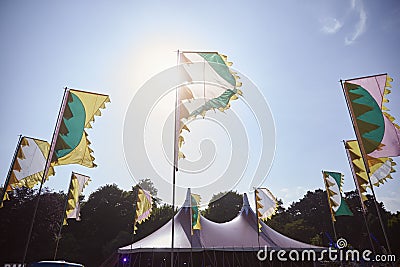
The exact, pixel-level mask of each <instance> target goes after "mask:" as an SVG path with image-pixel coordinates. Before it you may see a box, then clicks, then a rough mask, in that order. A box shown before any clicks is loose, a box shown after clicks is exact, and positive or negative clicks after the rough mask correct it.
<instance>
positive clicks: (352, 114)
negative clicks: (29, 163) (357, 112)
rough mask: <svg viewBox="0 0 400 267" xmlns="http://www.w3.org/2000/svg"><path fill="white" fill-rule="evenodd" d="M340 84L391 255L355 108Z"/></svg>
mask: <svg viewBox="0 0 400 267" xmlns="http://www.w3.org/2000/svg"><path fill="white" fill-rule="evenodd" d="M340 84H341V86H342V90H343V94H344V98H345V99H346V105H347V108H348V110H349V113H350V118H351V122H352V124H353V128H354V132H355V133H356V137H357V143H358V146H359V147H360V152H361V157H362V159H363V161H364V167H365V171H366V173H367V177H368V182H369V185H370V187H371V193H372V199H373V200H374V204H375V209H376V213H377V214H378V218H379V223H380V225H381V228H382V233H383V236H384V238H385V242H386V246H387V248H388V252H389V254H391V253H392V250H391V248H390V244H389V239H388V237H387V235H386V230H385V226H384V224H383V221H382V216H381V212H380V211H379V206H378V203H377V201H376V195H375V190H374V185H373V184H372V182H371V177H370V175H369V174H370V170H369V166H368V161H367V155H366V154H365V150H364V146H363V144H362V142H361V134H360V132H359V130H358V128H357V127H356V126H355V123H354V122H355V116H354V113H353V108H352V106H351V105H350V103H349V96H348V93H347V90H345V88H344V85H343V81H342V80H340Z"/></svg>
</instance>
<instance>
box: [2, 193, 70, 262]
mask: <svg viewBox="0 0 400 267" xmlns="http://www.w3.org/2000/svg"><path fill="white" fill-rule="evenodd" d="M9 195H10V200H9V201H5V202H4V207H3V208H1V209H0V225H1V226H2V227H0V236H1V237H2V238H0V246H1V248H2V249H1V250H0V263H1V264H4V263H10V262H20V261H21V260H22V258H23V253H24V248H25V245H26V242H27V237H28V230H29V227H30V224H31V221H32V216H33V209H34V206H35V204H36V197H37V191H36V190H33V189H28V188H18V189H15V190H14V191H13V192H10V193H9ZM64 199H65V195H64V194H62V193H54V192H50V191H49V190H48V189H46V188H45V189H43V193H42V195H41V196H40V202H39V206H38V210H37V214H36V218H35V224H34V227H33V232H32V236H31V241H30V245H29V251H28V254H27V258H26V260H27V261H28V262H32V261H36V260H41V259H49V258H50V259H51V258H52V257H53V253H54V248H55V236H56V234H57V233H58V230H59V227H58V226H59V224H58V222H59V221H60V219H61V215H62V211H63V203H64Z"/></svg>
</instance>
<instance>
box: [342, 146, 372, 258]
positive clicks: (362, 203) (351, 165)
mask: <svg viewBox="0 0 400 267" xmlns="http://www.w3.org/2000/svg"><path fill="white" fill-rule="evenodd" d="M342 142H343V145H344V146H345V150H346V155H347V160H348V161H349V165H350V168H351V172H352V174H353V180H354V184H355V186H356V190H357V192H358V197H359V199H360V204H361V210H362V212H361V213H362V215H363V218H364V223H365V228H366V229H367V233H368V238H369V243H370V244H371V248H372V251H373V253H374V254H375V247H374V243H373V242H372V238H371V232H370V231H369V226H368V222H367V217H366V212H367V211H366V207H365V204H364V201H363V200H362V197H361V191H360V185H359V184H358V182H357V177H356V172H355V170H354V167H353V163H352V161H351V157H350V153H349V151H348V149H347V148H346V142H345V141H344V140H342Z"/></svg>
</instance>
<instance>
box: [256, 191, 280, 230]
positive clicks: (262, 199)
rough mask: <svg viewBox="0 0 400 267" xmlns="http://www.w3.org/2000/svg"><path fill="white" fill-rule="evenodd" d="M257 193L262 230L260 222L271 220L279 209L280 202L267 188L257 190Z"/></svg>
mask: <svg viewBox="0 0 400 267" xmlns="http://www.w3.org/2000/svg"><path fill="white" fill-rule="evenodd" d="M255 193H256V210H257V218H258V229H259V230H260V229H261V223H260V220H264V221H266V220H269V219H271V217H272V216H273V215H274V214H275V213H276V211H277V209H278V201H277V200H276V198H275V196H274V195H273V194H272V193H271V191H269V190H268V189H267V188H257V189H256V190H255Z"/></svg>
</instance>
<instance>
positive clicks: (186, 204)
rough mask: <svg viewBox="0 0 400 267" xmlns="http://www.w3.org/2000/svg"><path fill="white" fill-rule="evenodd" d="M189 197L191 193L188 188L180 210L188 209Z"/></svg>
mask: <svg viewBox="0 0 400 267" xmlns="http://www.w3.org/2000/svg"><path fill="white" fill-rule="evenodd" d="M191 195H192V192H191V190H190V188H188V189H187V191H186V199H185V202H183V205H182V208H190V202H191V201H190V198H191Z"/></svg>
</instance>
